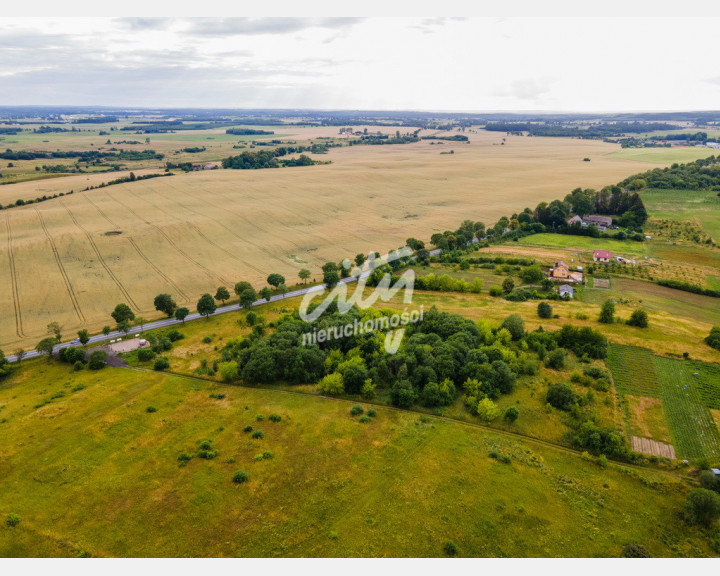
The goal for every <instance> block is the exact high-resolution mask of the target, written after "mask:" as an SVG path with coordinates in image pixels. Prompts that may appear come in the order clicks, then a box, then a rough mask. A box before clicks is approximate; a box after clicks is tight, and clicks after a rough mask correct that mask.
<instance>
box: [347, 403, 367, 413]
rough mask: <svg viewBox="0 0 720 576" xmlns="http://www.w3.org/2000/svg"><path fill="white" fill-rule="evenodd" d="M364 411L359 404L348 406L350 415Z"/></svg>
mask: <svg viewBox="0 0 720 576" xmlns="http://www.w3.org/2000/svg"><path fill="white" fill-rule="evenodd" d="M363 412H365V410H364V409H363V407H362V406H360V404H354V405H353V407H352V408H350V415H351V416H358V415H360V414H362V413H363Z"/></svg>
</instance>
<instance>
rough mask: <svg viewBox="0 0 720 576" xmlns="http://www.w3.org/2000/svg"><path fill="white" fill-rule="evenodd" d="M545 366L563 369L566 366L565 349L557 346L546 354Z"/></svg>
mask: <svg viewBox="0 0 720 576" xmlns="http://www.w3.org/2000/svg"><path fill="white" fill-rule="evenodd" d="M545 366H546V367H547V368H552V369H553V370H562V369H563V368H565V350H563V349H562V348H556V349H555V350H553V351H552V352H550V353H548V355H547V356H545Z"/></svg>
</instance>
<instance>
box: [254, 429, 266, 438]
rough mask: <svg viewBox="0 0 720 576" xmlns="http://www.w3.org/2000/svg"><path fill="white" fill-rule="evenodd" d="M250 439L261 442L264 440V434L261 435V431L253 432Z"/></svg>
mask: <svg viewBox="0 0 720 576" xmlns="http://www.w3.org/2000/svg"><path fill="white" fill-rule="evenodd" d="M252 437H253V438H255V439H256V440H262V439H263V438H265V434H263V433H262V430H255V432H253V433H252Z"/></svg>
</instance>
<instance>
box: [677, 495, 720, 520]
mask: <svg viewBox="0 0 720 576" xmlns="http://www.w3.org/2000/svg"><path fill="white" fill-rule="evenodd" d="M718 518H720V495H718V494H716V493H715V492H712V491H710V490H706V489H705V488H695V490H692V491H691V492H690V493H689V494H688V495H687V498H686V499H685V521H686V522H687V523H688V524H700V525H703V526H710V525H712V523H713V522H714V521H715V520H717V519H718Z"/></svg>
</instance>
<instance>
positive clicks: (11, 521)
mask: <svg viewBox="0 0 720 576" xmlns="http://www.w3.org/2000/svg"><path fill="white" fill-rule="evenodd" d="M5 524H7V525H8V526H10V527H14V526H17V525H18V524H20V516H18V515H17V514H14V513H12V512H11V513H10V514H8V515H7V517H6V518H5Z"/></svg>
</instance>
